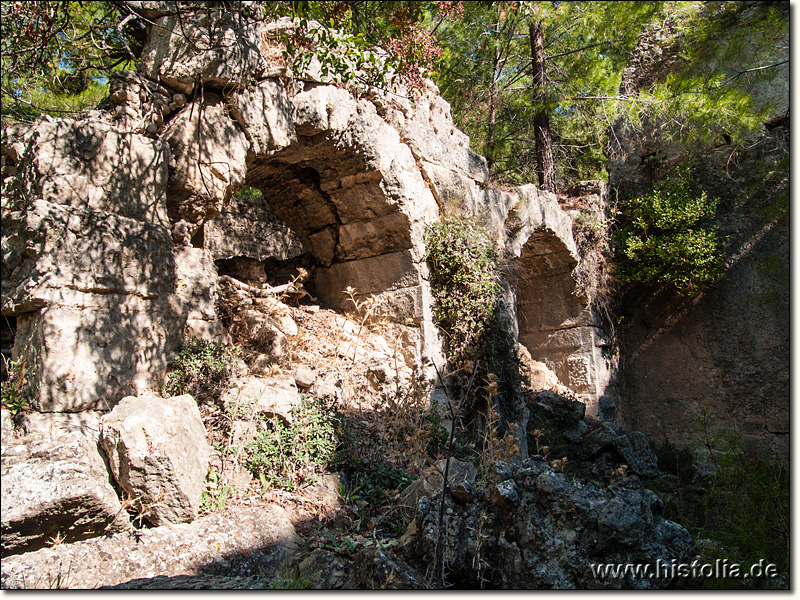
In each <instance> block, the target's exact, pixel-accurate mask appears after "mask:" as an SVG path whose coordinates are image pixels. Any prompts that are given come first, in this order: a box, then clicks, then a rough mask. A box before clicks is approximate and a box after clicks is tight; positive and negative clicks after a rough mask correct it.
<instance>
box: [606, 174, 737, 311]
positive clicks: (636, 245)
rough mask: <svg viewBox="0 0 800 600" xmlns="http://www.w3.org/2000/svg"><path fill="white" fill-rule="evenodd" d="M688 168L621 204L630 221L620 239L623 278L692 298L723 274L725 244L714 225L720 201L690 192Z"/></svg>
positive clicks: (621, 273) (620, 233) (629, 281)
mask: <svg viewBox="0 0 800 600" xmlns="http://www.w3.org/2000/svg"><path fill="white" fill-rule="evenodd" d="M690 182H691V171H690V169H689V168H688V167H684V168H680V169H676V170H674V171H673V172H672V173H671V174H669V175H667V177H665V178H664V179H662V180H661V181H660V182H658V184H656V186H655V189H654V190H653V191H652V192H650V193H649V194H646V195H644V196H642V197H640V198H634V199H632V200H628V201H626V202H623V203H621V207H620V208H621V210H622V212H623V215H624V216H626V217H627V218H628V219H629V223H628V224H627V225H626V226H624V227H622V228H621V230H620V231H619V233H618V239H619V241H620V243H621V244H622V250H623V253H624V256H625V258H624V260H623V261H622V264H621V265H620V270H619V276H620V279H621V280H622V281H624V282H626V283H640V284H646V285H655V286H657V287H660V288H663V289H668V290H671V291H673V292H675V293H677V294H678V295H680V296H692V295H694V294H697V293H698V292H700V291H702V290H703V289H704V288H705V287H707V286H708V285H709V284H711V283H713V282H714V281H715V280H716V278H717V277H718V276H719V275H720V274H721V273H722V268H723V258H724V256H723V253H722V245H723V240H722V238H721V236H720V234H719V230H718V228H717V227H715V226H713V225H711V223H710V222H711V219H712V218H713V217H714V211H715V209H716V206H717V202H718V199H716V198H714V199H710V198H708V196H707V195H706V193H705V192H702V193H701V194H700V195H699V196H698V195H696V194H693V193H692V192H691V191H690Z"/></svg>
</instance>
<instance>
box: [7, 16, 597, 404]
mask: <svg viewBox="0 0 800 600" xmlns="http://www.w3.org/2000/svg"><path fill="white" fill-rule="evenodd" d="M174 19H175V17H174V16H170V15H164V16H155V23H154V25H153V26H152V27H151V30H150V36H149V37H148V40H147V43H146V44H145V47H144V51H143V58H142V67H141V71H140V72H138V73H135V72H123V73H120V74H118V75H116V76H115V78H114V80H113V81H112V84H111V88H112V93H111V96H110V97H109V99H108V100H107V101H106V102H105V103H104V104H103V105H102V106H103V107H104V108H105V110H104V111H95V112H94V113H93V114H91V115H89V116H87V117H86V118H84V119H82V120H80V121H71V120H68V119H47V118H45V119H42V120H40V121H38V122H37V123H36V124H35V125H34V126H33V127H31V128H28V129H27V130H22V129H21V128H19V127H17V129H13V128H12V129H10V130H7V131H5V132H4V144H5V146H4V148H5V149H6V150H4V155H5V156H6V159H7V160H6V163H7V169H6V175H8V177H6V178H5V179H4V192H5V193H4V200H3V201H4V228H3V230H4V255H3V303H4V304H3V314H5V315H7V316H9V317H15V318H16V319H17V334H16V346H15V348H16V349H15V355H16V357H18V358H22V359H23V360H24V361H25V362H26V363H27V364H28V365H29V367H28V368H29V373H30V374H31V375H33V376H32V377H30V382H31V383H30V385H31V386H33V387H34V388H35V390H33V392H34V397H35V398H36V407H37V408H38V409H39V410H48V411H61V410H67V411H80V410H87V409H101V410H108V409H110V408H112V407H113V406H114V404H115V403H116V402H118V401H119V400H120V399H121V398H122V397H124V396H126V395H128V394H135V393H140V392H142V391H144V390H145V389H147V388H157V387H158V386H159V385H160V382H161V381H162V380H163V375H164V371H165V367H166V361H167V357H168V355H169V353H170V352H171V351H172V349H174V347H175V345H176V343H177V341H178V340H179V339H181V337H182V336H183V335H184V333H186V334H193V335H197V334H200V335H203V336H216V337H217V338H219V336H220V335H222V332H221V329H220V325H219V323H218V322H217V321H216V316H215V313H214V306H213V302H214V294H215V289H216V288H215V277H216V266H215V264H214V260H217V261H219V260H225V259H233V258H236V259H242V260H251V261H256V268H258V266H257V263H258V261H264V260H265V259H275V260H278V261H285V260H290V259H292V258H296V257H297V256H300V255H302V254H306V253H307V254H308V256H309V257H310V259H309V260H310V265H311V270H312V271H313V274H312V277H313V279H312V289H313V291H314V293H315V294H316V295H317V297H319V299H320V300H321V301H323V302H324V303H326V304H328V305H330V306H332V307H336V308H339V309H345V310H348V309H352V308H353V300H356V301H361V300H363V299H364V298H366V297H369V296H376V295H377V296H381V297H383V298H385V300H386V301H385V302H384V303H383V304H382V311H383V313H384V314H385V315H387V316H389V317H391V318H392V319H394V320H395V321H397V322H403V323H406V322H407V323H410V324H413V325H414V326H415V327H416V328H418V330H419V335H418V336H416V338H415V339H417V340H418V342H417V348H416V350H415V354H416V356H417V357H418V364H419V365H420V368H423V365H428V366H427V367H424V368H427V369H428V371H429V372H428V378H429V379H430V380H433V379H434V377H435V375H434V371H433V369H432V368H431V366H430V360H431V359H433V360H437V361H440V358H439V357H440V346H439V344H440V342H439V339H438V335H437V332H436V331H435V327H434V326H433V322H432V312H431V306H432V297H431V294H430V290H429V287H428V284H427V282H426V275H427V265H426V263H425V258H424V257H425V250H424V244H423V234H424V229H425V225H426V223H430V222H433V221H436V220H438V219H440V218H441V217H442V216H443V215H444V216H458V217H462V218H473V219H476V220H477V221H478V222H479V223H481V224H482V225H483V226H485V227H486V228H487V230H488V231H489V232H490V233H491V234H492V236H493V238H494V239H495V240H496V241H497V242H498V244H501V245H504V244H505V239H506V238H507V237H508V236H509V235H511V233H509V229H508V228H509V227H512V228H514V229H515V230H514V231H513V237H514V242H513V244H512V245H514V248H511V254H512V255H513V256H522V258H521V263H520V264H521V265H523V270H530V271H531V273H536V276H539V275H540V274H541V273H540V272H544V271H547V270H548V269H549V270H552V269H553V268H554V265H551V264H550V262H548V261H550V260H551V259H552V258H553V257H563V260H562V258H559V259H558V261H557V262H558V265H557V267H555V268H557V271H558V272H557V273H555V274H554V275H558V276H559V277H561V279H562V280H563V283H562V285H561V287H560V288H553V289H552V291H553V292H554V293H558V294H562V295H563V296H564V297H567V296H568V295H569V294H570V293H571V290H570V288H569V269H570V268H571V267H572V266H573V265H574V264H575V261H576V260H577V257H576V256H575V250H574V243H573V241H572V237H571V231H570V228H569V218H568V217H566V216H565V215H563V214H561V213H560V210H559V208H558V205H557V202H556V201H555V198H554V197H549V196H547V195H545V194H540V193H539V192H538V191H537V190H536V189H535V188H534V187H533V186H528V187H523V188H519V189H517V190H514V191H510V192H505V191H501V190H499V189H497V188H492V187H488V186H487V183H488V169H487V165H486V161H485V159H484V158H483V157H481V156H478V155H476V154H474V153H473V152H471V151H470V150H469V140H468V139H467V137H466V136H465V135H464V134H463V133H461V132H460V131H458V130H457V129H456V128H455V127H454V125H453V121H452V117H451V115H450V109H449V106H448V105H447V103H446V102H445V101H444V100H443V99H442V98H441V97H439V96H438V95H436V93H435V89H431V93H429V94H427V95H426V96H425V97H423V98H420V99H418V100H417V101H416V103H415V104H414V105H412V103H411V102H410V101H409V100H408V99H406V98H403V97H401V96H397V95H391V94H388V93H385V92H382V91H379V90H374V89H373V90H370V91H369V93H368V94H366V95H365V93H364V91H363V90H361V91H360V92H354V91H352V90H348V89H346V88H345V87H343V86H341V85H339V84H336V83H335V82H331V81H328V80H326V78H324V77H322V76H321V75H320V74H319V72H318V71H319V70H318V69H317V70H316V71H315V69H314V66H313V65H312V67H310V68H309V72H308V73H306V74H305V75H304V76H302V77H301V78H300V79H299V80H298V79H295V80H293V82H292V83H291V84H290V85H288V86H287V84H286V83H285V81H287V80H285V79H281V78H280V77H278V76H279V75H286V73H287V71H286V67H285V66H283V64H282V62H281V61H280V60H276V59H275V56H274V53H272V54H270V53H269V52H264V51H263V50H264V47H262V43H264V44H266V46H265V47H267V48H271V47H272V46H271V45H270V44H268V43H267V42H269V41H270V40H271V43H274V42H275V39H277V38H276V37H275V36H276V35H277V33H276V32H279V31H280V30H281V28H286V27H289V26H291V23H289V22H285V21H284V22H280V23H278V24H269V25H264V26H263V30H262V29H260V28H261V27H262V25H261V24H260V23H259V24H258V27H255V26H254V25H253V24H252V23H251V22H250V21H249V20H246V22H243V23H240V22H239V21H238V20H237V19H239V17H236V18H232V17H231V16H230V15H227V14H225V13H224V11H220V10H209V11H207V10H202V11H198V12H196V13H194V14H188V15H185V22H184V23H183V24H182V25H183V28H178V29H175V28H174V27H172V25H171V24H172V21H174ZM209 19H210V21H209ZM187 28H188V29H187ZM187 31H191V32H194V33H195V34H196V35H197V36H199V37H198V39H199V41H198V42H197V43H198V47H197V51H196V52H193V53H192V56H190V57H188V56H184V55H183V54H182V52H184V46H185V38H184V36H185V35H186V32H187ZM253 48H261V50H260V51H259V52H254V51H252V49H253ZM156 64H157V65H158V68H156V67H155V66H154V65H156ZM234 65H235V66H234ZM245 184H246V185H248V186H249V187H250V188H251V189H254V190H258V191H259V192H260V199H259V200H258V202H256V203H254V201H245V200H242V199H241V198H235V194H236V192H237V191H238V190H239V189H240V188H241V187H242V186H243V185H245ZM512 212H513V214H512V215H511V218H509V214H510V213H512ZM515 220H516V221H520V222H521V223H523V225H522V226H521V227H522V229H521V230H519V228H518V227H517V226H516V225H510V223H514V222H516V221H515ZM507 221H508V222H507ZM534 232H535V234H534ZM531 234H534V241H532V242H531V243H530V244H528V245H527V246H525V244H526V242H527V237H526V236H530V235H531ZM517 246H518V247H517ZM523 247H524V250H523ZM540 263H541V265H540ZM544 265H547V266H544ZM532 276H533V275H532ZM348 290H351V291H348ZM351 294H352V298H351ZM567 301H568V302H572V300H567ZM521 302H522V305H524V306H527V305H528V303H531V302H535V299H534V294H533V292H532V291H531V290H528V289H527V288H525V289H523V293H522V297H521ZM558 302H559V301H556V304H558ZM573 304H574V305H575V306H574V309H571V310H575V311H578V312H579V311H580V302H579V301H576V302H573ZM528 312H530V311H529V310H528V309H525V311H524V313H525V315H524V319H528V318H529V315H528ZM525 322H527V321H525ZM546 326H551V327H552V326H554V325H552V324H549V325H546ZM120 330H124V331H125V333H124V334H123V335H120ZM525 331H526V333H527V331H528V330H527V329H525ZM530 339H531V340H533V338H530ZM530 345H531V346H532V347H531V350H539V349H540V347H541V348H544V347H545V346H546V344H545V342H544V340H536V341H531V342H530ZM542 351H543V352H549V350H542ZM534 357H536V356H534ZM561 362H563V361H561ZM573 362H575V361H573ZM576 364H577V363H576ZM75 365H82V366H81V367H80V368H76V367H75ZM87 365H90V366H89V368H86V366H87ZM581 368H584V371H585V370H586V368H585V365H583V364H581V365H578V366H577V367H573V368H572V371H570V372H577V371H576V369H577V370H580V369H581ZM562 371H563V369H562ZM563 375H564V376H565V377H567V376H568V372H567V371H564V372H563ZM581 377H582V375H580V376H579V375H575V376H574V377H572V379H570V380H569V381H570V382H572V383H574V384H575V385H577V386H578V388H576V391H580V392H586V391H587V389H588V388H587V385H589V384H588V383H587V381H586V379H585V377H584V379H581ZM592 393H593V392H591V391H589V395H592Z"/></svg>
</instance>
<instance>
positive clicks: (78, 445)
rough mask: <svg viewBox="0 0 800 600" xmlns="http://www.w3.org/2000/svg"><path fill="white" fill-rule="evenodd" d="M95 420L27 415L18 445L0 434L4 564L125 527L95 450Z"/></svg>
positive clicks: (9, 436)
mask: <svg viewBox="0 0 800 600" xmlns="http://www.w3.org/2000/svg"><path fill="white" fill-rule="evenodd" d="M4 412H5V411H4ZM99 420H100V416H99V414H97V413H82V414H81V415H69V414H38V413H32V414H30V415H29V416H27V417H26V419H25V422H24V430H25V433H24V434H23V435H21V436H20V437H14V434H13V432H11V431H7V430H6V429H5V428H4V430H3V453H2V459H1V462H0V464H1V465H2V466H1V467H0V469H2V479H3V485H2V525H1V526H0V530H1V531H2V549H3V562H4V563H5V559H6V556H8V555H9V554H18V553H21V552H29V551H32V550H36V549H38V548H44V547H45V546H46V545H47V544H52V543H57V542H59V541H63V542H75V541H77V540H82V539H86V538H90V537H96V536H100V535H104V534H106V533H115V532H118V531H121V530H123V529H127V528H128V527H129V526H130V523H129V521H128V514H127V513H126V512H125V511H124V510H123V508H122V505H121V504H120V501H119V498H118V497H117V494H116V493H115V492H114V489H113V488H112V487H111V482H110V479H109V474H108V471H107V470H106V465H105V463H104V461H103V457H102V456H101V454H100V451H99V449H98V447H97V433H96V431H97V429H98V427H99Z"/></svg>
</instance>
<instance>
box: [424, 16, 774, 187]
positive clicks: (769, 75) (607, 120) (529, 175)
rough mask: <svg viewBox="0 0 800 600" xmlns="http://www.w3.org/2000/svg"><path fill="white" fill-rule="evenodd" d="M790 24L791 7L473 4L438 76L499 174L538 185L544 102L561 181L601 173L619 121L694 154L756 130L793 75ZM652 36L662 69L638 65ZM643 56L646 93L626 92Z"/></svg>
mask: <svg viewBox="0 0 800 600" xmlns="http://www.w3.org/2000/svg"><path fill="white" fill-rule="evenodd" d="M532 21H535V22H541V23H542V26H543V30H544V35H545V49H544V50H545V54H546V61H547V62H546V64H547V67H546V83H545V87H546V90H545V93H544V95H543V96H544V97H543V99H542V100H541V102H539V103H538V105H534V104H533V102H532V87H533V82H532V75H531V69H530V63H531V49H530V39H529V36H528V31H527V28H528V26H529V24H530V23H531V22H532ZM788 25H789V20H788V7H787V6H786V5H785V3H752V2H726V3H720V2H519V3H510V2H494V3H489V2H485V3H484V2H468V3H466V10H465V12H464V14H463V16H462V17H461V18H459V19H450V20H448V21H446V22H445V23H444V24H443V26H442V27H441V28H440V31H439V34H438V37H439V40H440V43H441V44H442V46H443V47H444V52H443V56H442V59H441V60H440V62H439V71H440V77H439V79H438V81H437V83H438V85H439V87H440V89H441V91H442V95H443V96H444V97H445V98H446V99H447V100H448V101H449V102H450V104H451V106H452V108H453V115H454V118H455V120H456V122H457V123H458V125H459V127H461V128H462V129H463V130H464V131H465V132H466V133H467V134H468V135H469V136H470V139H471V141H472V144H473V147H474V148H475V150H477V151H478V152H480V153H481V154H484V155H485V156H486V157H487V158H488V159H489V162H490V166H491V168H492V171H493V175H494V177H496V178H497V179H498V180H500V181H503V182H506V183H521V182H526V181H534V180H535V154H534V152H533V146H534V145H533V143H532V142H533V140H534V130H533V117H534V115H535V114H536V112H537V111H538V110H539V109H540V108H542V107H544V108H546V110H547V113H548V114H549V117H550V129H551V134H552V138H553V156H554V159H555V162H556V169H557V173H558V176H559V178H560V179H561V181H562V182H571V181H575V180H579V179H594V178H603V179H604V178H605V164H606V162H607V158H606V156H605V155H604V147H605V146H606V143H607V141H608V128H609V125H612V124H614V123H615V122H617V120H618V119H619V118H620V117H624V118H625V119H626V120H627V121H628V124H629V125H630V127H631V128H632V129H634V130H636V129H637V128H639V127H642V128H643V129H645V128H647V130H648V131H649V128H650V126H652V125H656V126H657V128H658V131H659V135H660V136H664V138H665V139H666V140H670V141H671V142H672V143H674V144H680V145H682V146H683V147H684V148H685V149H686V150H687V151H688V152H697V151H698V150H699V149H700V148H709V147H710V146H711V145H713V144H717V143H718V142H719V140H720V139H723V138H726V139H727V140H729V141H730V142H731V143H733V144H737V143H741V141H742V140H743V139H747V138H748V136H750V135H752V134H754V133H758V131H759V129H760V127H761V125H762V124H763V122H764V117H765V114H766V113H767V111H768V110H769V109H770V108H774V100H775V98H771V97H770V91H771V90H774V89H775V80H776V79H777V78H783V80H785V81H788V39H789V27H788ZM643 33H644V34H649V33H652V34H653V38H652V44H653V45H655V46H659V47H660V49H661V52H660V58H659V59H657V60H655V61H653V62H654V63H655V64H651V65H648V61H647V60H645V61H638V60H637V61H632V60H631V58H632V57H633V56H635V53H636V52H637V45H638V44H639V41H640V35H641V34H643ZM784 55H785V59H784ZM658 60H662V61H663V63H661V64H659V62H658ZM635 62H638V64H639V68H640V72H639V73H637V79H638V81H637V82H636V86H637V87H638V89H636V90H633V89H630V86H625V87H626V89H623V86H622V85H621V84H622V83H623V74H625V70H626V69H627V68H628V67H629V66H631V64H632V63H635ZM648 66H652V67H654V68H652V69H651V70H650V71H648V69H647V67H648ZM642 67H644V68H643V69H642ZM628 75H630V73H628ZM625 81H626V84H630V83H632V82H631V81H630V80H629V79H626V80H625ZM787 89H788V88H787ZM776 96H779V95H776ZM778 101H781V100H780V99H778ZM645 126H646V127H645ZM611 142H612V144H611V146H610V149H611V150H612V151H613V150H614V148H615V140H613V138H612V140H611Z"/></svg>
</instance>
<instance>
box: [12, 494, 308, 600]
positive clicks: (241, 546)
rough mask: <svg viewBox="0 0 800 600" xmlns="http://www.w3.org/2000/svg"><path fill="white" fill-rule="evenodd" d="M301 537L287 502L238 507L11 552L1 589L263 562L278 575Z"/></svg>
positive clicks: (200, 572) (89, 584)
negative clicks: (284, 505) (192, 518)
mask: <svg viewBox="0 0 800 600" xmlns="http://www.w3.org/2000/svg"><path fill="white" fill-rule="evenodd" d="M294 542H295V530H294V526H293V525H292V523H291V521H290V519H289V515H288V513H287V512H286V511H285V510H284V509H283V508H281V507H280V506H278V505H275V504H267V505H263V506H258V507H243V508H236V509H231V510H229V511H226V512H225V513H224V514H223V513H214V514H210V515H207V516H204V517H201V518H199V519H197V520H195V521H194V522H192V523H182V524H180V525H165V526H162V527H155V528H152V529H141V530H138V531H137V532H135V533H132V534H129V533H121V534H117V535H114V536H111V537H107V538H95V539H92V540H86V541H83V542H76V543H74V544H62V545H58V546H54V547H52V548H43V549H41V550H37V551H35V552H29V553H27V554H21V555H18V556H10V557H7V558H6V557H4V558H3V562H2V588H3V589H48V588H55V587H60V588H63V589H93V588H98V587H101V586H117V585H121V584H126V583H127V584H129V585H131V587H150V585H145V583H144V582H142V581H140V582H133V580H153V579H154V578H157V577H158V578H162V581H165V582H166V581H168V579H167V578H174V577H177V576H208V577H213V576H224V577H252V576H253V575H254V574H255V575H258V574H259V569H260V570H261V573H263V574H264V577H267V578H271V577H273V576H274V574H275V573H276V572H277V571H278V570H279V568H280V567H281V565H282V564H284V562H285V561H286V559H287V558H288V557H289V556H290V555H291V553H292V552H293V551H294ZM151 583H152V582H151ZM173 583H175V582H174V581H173ZM151 589H153V588H151Z"/></svg>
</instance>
